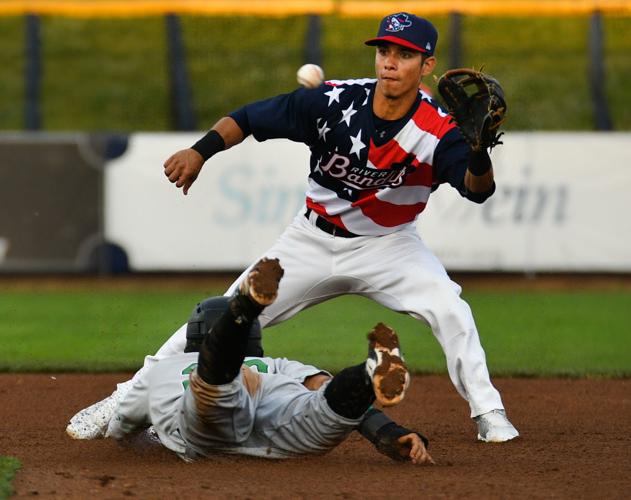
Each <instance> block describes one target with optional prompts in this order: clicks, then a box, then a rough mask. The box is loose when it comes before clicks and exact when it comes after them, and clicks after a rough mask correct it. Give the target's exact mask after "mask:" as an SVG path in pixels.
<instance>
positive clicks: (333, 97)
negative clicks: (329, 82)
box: [324, 87, 346, 106]
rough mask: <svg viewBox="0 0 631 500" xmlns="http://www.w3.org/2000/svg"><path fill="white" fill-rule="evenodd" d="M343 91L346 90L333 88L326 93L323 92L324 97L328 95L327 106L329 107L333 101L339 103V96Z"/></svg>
mask: <svg viewBox="0 0 631 500" xmlns="http://www.w3.org/2000/svg"><path fill="white" fill-rule="evenodd" d="M344 90H346V89H343V88H342V87H333V88H332V89H331V90H329V91H328V92H325V93H324V95H328V96H329V104H328V106H330V105H331V103H332V102H333V101H335V102H337V103H339V102H340V94H341V93H342V92H344Z"/></svg>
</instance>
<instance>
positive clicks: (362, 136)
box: [231, 79, 490, 235]
mask: <svg viewBox="0 0 631 500" xmlns="http://www.w3.org/2000/svg"><path fill="white" fill-rule="evenodd" d="M375 84H376V80H375V79H361V80H331V81H328V82H326V83H325V84H323V85H321V86H320V87H318V88H316V89H311V90H307V89H298V90H296V91H294V92H292V93H290V94H283V95H280V96H277V97H273V98H271V99H267V100H264V101H259V102H255V103H252V104H248V105H246V106H244V107H243V108H241V109H239V110H237V111H235V112H234V113H232V114H231V116H232V117H233V118H234V119H235V120H236V121H237V123H238V124H239V126H240V127H241V128H242V129H243V130H244V132H245V133H246V134H247V133H250V132H251V133H252V134H253V135H254V137H255V138H256V139H257V140H259V141H261V140H265V139H271V138H278V137H284V138H287V139H291V140H294V141H298V142H303V143H305V144H307V145H308V146H309V147H310V149H311V164H310V167H311V168H310V174H309V187H308V190H307V193H306V195H307V196H306V203H307V206H308V207H309V208H311V209H312V210H313V211H315V212H316V213H318V214H319V215H321V216H323V217H325V218H326V219H328V220H329V221H331V222H332V223H334V224H336V225H338V226H339V227H342V228H344V229H347V230H348V231H351V232H352V233H355V234H360V235H383V234H388V233H391V232H394V231H396V230H397V229H399V228H401V227H403V226H405V225H407V224H410V223H413V222H414V221H415V220H416V218H417V217H418V215H419V214H420V213H421V212H422V211H423V210H424V208H425V206H426V205H427V202H428V200H429V196H430V194H431V192H432V191H433V189H435V188H436V187H437V186H438V185H439V184H441V183H444V182H448V183H449V184H451V185H452V186H454V187H455V188H456V189H458V190H459V191H460V193H461V194H462V195H463V196H467V195H468V193H467V191H466V188H465V187H464V174H465V171H466V168H467V165H468V161H469V154H470V149H469V147H468V145H467V144H466V142H465V141H464V139H463V137H462V135H461V134H460V132H459V131H458V129H457V128H456V127H455V124H454V123H453V122H452V120H451V119H450V117H449V115H447V114H446V113H445V112H444V111H442V110H441V109H440V107H438V105H437V104H436V103H435V102H433V101H432V99H431V98H430V97H429V95H428V94H426V93H424V92H422V91H421V92H419V95H418V98H417V100H416V102H415V103H414V105H413V106H412V108H411V109H410V110H409V112H408V113H407V114H406V115H405V116H404V117H403V118H401V119H399V120H394V121H385V120H381V119H379V118H378V117H376V116H375V115H374V113H373V111H372V100H373V95H374V89H375ZM489 194H490V193H489Z"/></svg>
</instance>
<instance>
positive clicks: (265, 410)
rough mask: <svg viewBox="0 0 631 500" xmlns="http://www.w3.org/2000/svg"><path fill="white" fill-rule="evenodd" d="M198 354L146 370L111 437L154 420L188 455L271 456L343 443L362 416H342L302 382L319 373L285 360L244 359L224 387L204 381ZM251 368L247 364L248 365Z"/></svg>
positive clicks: (164, 437)
mask: <svg viewBox="0 0 631 500" xmlns="http://www.w3.org/2000/svg"><path fill="white" fill-rule="evenodd" d="M197 361H198V354H197V353H186V354H179V355H175V356H169V357H167V358H163V359H161V360H159V361H158V362H156V363H155V364H154V365H152V366H151V368H150V369H148V370H145V371H143V373H142V375H141V376H140V377H137V378H136V379H135V381H134V385H133V387H132V389H131V390H130V391H129V392H128V393H127V395H126V396H125V397H124V399H123V400H122V401H121V402H120V404H119V406H118V408H117V411H116V413H115V415H114V417H113V418H112V419H111V421H110V424H109V428H108V431H107V436H108V437H114V438H122V437H124V436H125V435H126V434H130V433H133V432H134V431H136V430H139V429H143V428H146V427H147V426H149V425H153V427H154V429H155V430H156V432H157V434H158V436H159V438H160V441H161V442H162V444H163V445H164V446H166V447H167V448H169V449H171V450H173V451H174V452H176V453H177V454H178V455H179V456H180V457H182V458H183V459H184V460H194V459H196V458H200V457H207V456H210V455H213V454H216V453H230V454H244V455H253V456H259V457H266V458H289V457H293V456H297V455H304V454H320V453H326V452H327V451H329V450H331V449H332V448H334V447H335V446H336V445H338V444H339V443H341V442H342V441H343V440H344V439H345V438H346V437H347V436H348V434H349V433H350V432H352V431H353V430H354V429H356V428H357V426H358V425H359V423H360V422H361V418H360V419H349V418H345V417H342V416H340V415H337V414H336V413H335V412H333V410H331V408H330V407H329V405H328V403H327V401H326V400H325V397H324V389H325V387H326V384H325V385H324V386H323V387H321V388H320V389H319V390H318V391H310V390H309V389H307V388H306V387H305V386H304V385H302V382H303V381H304V380H305V378H306V377H309V376H311V375H315V374H317V373H321V372H322V370H320V369H319V368H316V367H314V366H309V365H304V364H302V363H299V362H297V361H290V360H287V359H285V358H267V357H266V358H246V359H245V361H244V367H243V368H242V370H241V373H240V374H239V375H238V376H237V377H236V378H235V379H234V380H233V381H232V382H229V383H227V384H223V385H210V384H207V383H206V382H204V381H203V380H202V379H201V378H200V377H199V376H198V375H197V371H196V369H195V368H196V366H197ZM246 366H247V367H249V370H248V368H246Z"/></svg>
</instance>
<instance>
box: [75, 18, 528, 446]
mask: <svg viewBox="0 0 631 500" xmlns="http://www.w3.org/2000/svg"><path fill="white" fill-rule="evenodd" d="M437 39H438V33H437V31H436V29H435V28H434V26H433V25H432V24H431V23H430V22H429V21H428V20H426V19H422V18H419V17H417V16H414V15H412V14H409V13H405V12H401V13H397V14H391V15H388V16H386V17H385V18H384V19H383V20H382V21H381V23H380V26H379V30H378V34H377V37H375V38H372V39H370V40H368V41H366V42H365V43H366V45H369V46H375V47H376V53H375V71H376V78H365V79H360V80H331V81H327V82H325V83H324V84H323V85H321V86H319V87H317V88H315V89H306V88H300V89H298V90H296V91H294V92H292V93H289V94H284V95H279V96H276V97H272V98H270V99H266V100H263V101H258V102H254V103H251V104H247V105H245V106H244V107H242V108H240V109H238V110H236V111H234V112H232V113H230V114H229V115H228V116H226V117H224V118H222V119H220V120H219V121H218V122H217V123H216V124H215V125H214V126H213V128H212V129H211V130H210V132H208V133H207V134H206V135H205V136H204V137H203V138H202V139H200V140H199V141H198V142H197V143H196V144H194V145H193V146H192V147H191V148H187V149H184V150H181V151H178V152H176V153H175V154H174V155H172V156H171V157H170V158H169V159H167V161H166V162H165V164H164V172H165V174H166V176H167V177H168V179H169V181H170V182H172V183H175V185H176V186H177V187H178V188H182V190H183V193H184V194H187V193H188V190H189V189H190V187H191V185H192V184H193V183H194V181H195V179H196V178H197V176H198V175H199V173H200V172H201V169H202V166H203V165H204V163H205V162H206V161H207V160H208V159H210V158H211V157H212V156H214V155H215V154H217V153H219V152H221V151H223V150H225V149H227V148H230V147H233V146H235V145H237V144H239V143H240V142H241V141H243V140H244V138H245V137H247V136H248V135H252V136H253V137H254V138H255V139H256V140H258V141H264V140H266V139H272V138H286V139H290V140H292V141H297V142H302V143H304V144H306V145H307V146H308V147H309V148H310V151H311V159H310V174H309V179H308V181H309V185H308V189H307V193H306V205H305V207H304V209H303V210H301V211H300V212H299V213H298V214H297V216H296V217H295V219H294V220H293V222H292V223H291V224H290V225H289V226H288V227H287V229H286V230H285V231H284V233H283V234H282V235H281V236H280V238H279V239H278V240H277V242H276V243H275V244H274V245H273V246H272V248H270V249H269V250H268V251H267V252H265V254H264V255H265V256H267V257H270V258H279V259H280V260H281V261H282V262H283V267H284V269H285V277H284V279H283V281H282V283H281V285H280V288H279V291H278V299H277V300H276V301H275V302H274V303H273V304H272V305H270V306H269V307H267V308H266V309H265V311H263V313H262V314H261V315H260V317H259V320H260V323H261V326H262V327H266V326H268V325H269V326H271V325H274V324H277V323H280V322H282V321H285V320H287V319H289V318H290V317H292V316H293V315H294V314H296V313H298V312H299V311H301V310H302V309H305V308H307V307H310V306H312V305H315V304H318V303H320V302H323V301H325V300H328V299H331V298H333V297H337V296H339V295H343V294H357V295H362V296H364V297H368V298H370V299H372V300H374V301H376V302H378V303H379V304H381V305H383V306H386V307H388V308H390V309H392V310H394V311H398V312H403V313H406V314H409V315H411V316H412V317H414V318H416V319H418V320H419V321H422V322H424V323H425V324H428V325H429V326H430V327H431V329H432V332H433V334H434V336H435V337H436V339H437V340H438V342H439V343H440V345H441V347H442V349H443V351H444V353H445V357H446V361H447V369H448V372H449V376H450V378H451V380H452V382H453V384H454V386H455V387H456V390H457V391H458V392H459V394H460V395H461V396H462V397H463V398H464V399H465V400H467V401H468V403H469V406H470V414H471V417H472V418H473V419H474V421H475V422H476V424H477V430H478V433H477V436H478V439H479V440H481V441H485V442H503V441H508V440H511V439H513V438H515V437H517V436H518V435H519V433H518V432H517V430H516V429H515V427H514V426H513V425H512V424H511V423H510V421H509V420H508V418H507V416H506V412H505V410H504V405H503V403H502V400H501V397H500V394H499V392H498V391H497V390H496V389H495V387H494V386H493V385H492V383H491V380H490V376H489V372H488V369H487V366H486V359H485V354H484V350H483V349H482V346H481V343H480V339H479V336H478V331H477V328H476V325H475V322H474V319H473V315H472V313H471V309H470V308H469V306H468V304H467V303H466V302H465V301H463V300H462V299H461V298H460V292H461V288H460V286H459V285H458V284H457V283H455V282H453V281H452V280H451V279H450V278H449V276H448V275H447V273H446V271H445V269H444V267H443V265H442V264H441V263H440V261H439V260H438V258H437V257H436V256H435V255H434V254H433V253H432V252H431V251H430V250H429V249H428V248H427V247H426V246H425V244H424V243H423V241H422V239H421V238H420V236H419V235H418V233H417V230H416V225H415V221H416V219H417V218H418V216H419V215H420V214H421V213H422V212H423V210H424V208H425V206H426V204H427V203H428V201H429V197H430V194H431V193H432V192H433V191H434V190H435V189H437V188H438V187H439V186H440V185H442V184H449V185H451V186H452V187H453V188H455V189H456V190H457V191H458V192H459V193H460V194H461V195H462V196H463V197H464V198H467V199H468V200H471V201H473V202H475V203H483V202H484V201H485V200H486V199H487V198H488V197H489V196H491V195H492V194H493V193H494V191H495V182H494V177H493V168H492V163H491V159H490V157H489V154H488V152H487V150H486V148H483V149H481V150H479V149H472V148H471V147H470V145H469V143H468V142H467V141H466V140H465V139H464V137H463V135H462V133H461V132H460V131H459V130H458V128H457V126H456V123H454V121H453V120H451V118H450V116H449V115H448V114H447V113H445V112H444V111H443V110H442V109H441V108H440V107H439V106H438V105H437V104H436V103H435V102H434V101H433V100H432V99H431V98H430V97H429V96H428V95H427V94H426V93H425V92H423V91H422V90H421V91H419V85H420V84H421V80H422V79H423V78H424V77H426V76H428V75H430V74H431V73H432V72H433V70H434V68H435V66H436V58H435V57H434V55H433V54H434V51H435V49H436V42H437ZM449 230H452V231H453V230H454V228H449ZM248 272H249V269H248V270H246V271H245V272H244V274H243V275H242V276H241V277H239V279H237V281H236V282H235V283H234V284H233V285H232V286H231V287H230V289H229V290H228V291H227V293H226V295H231V294H232V293H234V291H235V290H237V288H238V287H239V286H240V283H241V282H242V281H243V279H244V277H245V276H247V273H248ZM186 329H187V325H184V326H182V327H181V328H180V329H179V330H178V331H176V332H175V333H174V334H173V335H172V336H171V338H170V339H169V340H168V341H167V342H166V343H165V344H164V345H163V346H162V347H161V348H160V350H159V351H158V352H157V353H156V355H155V356H148V357H147V358H145V367H143V369H141V371H140V372H139V373H138V374H137V375H136V376H139V375H140V374H141V373H142V371H143V370H144V369H147V368H148V367H150V366H151V364H152V363H154V362H155V361H156V360H157V359H159V358H161V357H164V356H169V355H172V354H175V353H181V352H182V350H183V349H184V346H185V344H186ZM128 384H129V383H128ZM128 387H129V385H121V386H119V388H118V389H117V391H115V392H114V394H113V395H112V396H111V398H113V400H116V399H117V398H120V397H121V396H122V394H124V392H125V390H126V389H127V388H128ZM111 398H110V399H109V402H108V399H106V400H104V402H101V404H100V405H99V404H97V405H96V406H95V405H93V406H92V407H90V408H87V409H86V410H83V413H82V412H79V414H78V415H77V416H76V417H77V419H76V420H75V422H80V423H81V425H82V426H83V428H86V426H85V423H86V421H89V420H90V421H92V422H91V423H90V424H89V426H92V423H96V425H95V426H92V428H93V429H97V428H98V424H99V422H101V424H102V421H103V420H102V419H103V418H105V419H108V417H107V412H108V411H111V405H112V404H113V403H112V401H113V400H112V399H111ZM108 408H110V410H108ZM101 415H105V416H104V417H101ZM79 417H80V418H79ZM77 425H78V424H77ZM77 425H75V424H73V421H72V420H71V423H70V426H69V433H72V431H73V428H74V430H75V436H85V437H86V438H89V436H90V435H91V434H90V433H89V432H83V431H77V429H76V427H77ZM73 426H74V427H73Z"/></svg>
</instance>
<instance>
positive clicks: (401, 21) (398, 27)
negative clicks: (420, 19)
mask: <svg viewBox="0 0 631 500" xmlns="http://www.w3.org/2000/svg"><path fill="white" fill-rule="evenodd" d="M409 26H412V21H410V19H409V18H408V16H407V14H403V13H401V14H395V15H394V16H390V18H389V19H388V25H387V26H386V31H391V32H393V33H397V32H398V31H403V30H404V29H405V28H408V27H409Z"/></svg>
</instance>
